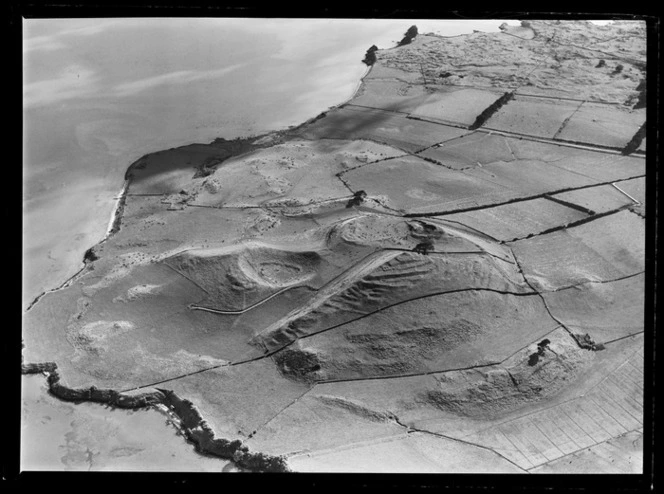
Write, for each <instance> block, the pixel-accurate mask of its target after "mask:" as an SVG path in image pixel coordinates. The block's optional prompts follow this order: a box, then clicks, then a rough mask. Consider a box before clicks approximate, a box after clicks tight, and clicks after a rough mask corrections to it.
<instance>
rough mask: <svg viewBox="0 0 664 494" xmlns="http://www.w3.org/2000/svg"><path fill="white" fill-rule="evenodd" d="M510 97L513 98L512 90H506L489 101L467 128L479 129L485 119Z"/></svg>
mask: <svg viewBox="0 0 664 494" xmlns="http://www.w3.org/2000/svg"><path fill="white" fill-rule="evenodd" d="M512 98H514V91H508V92H506V93H505V94H503V95H502V96H501V97H500V98H498V99H497V100H496V101H494V102H493V103H491V104H490V105H489V106H488V107H487V108H486V109H485V110H484V111H483V112H482V113H480V114H479V115H478V116H477V118H476V119H475V122H474V123H473V124H472V125H471V126H470V127H468V128H469V129H470V130H476V129H479V128H480V127H481V126H482V125H484V124H485V123H486V121H487V120H489V118H491V116H492V115H493V114H494V113H496V112H497V111H498V110H500V109H501V108H502V107H503V105H505V104H506V103H507V102H508V101H510V100H511V99H512Z"/></svg>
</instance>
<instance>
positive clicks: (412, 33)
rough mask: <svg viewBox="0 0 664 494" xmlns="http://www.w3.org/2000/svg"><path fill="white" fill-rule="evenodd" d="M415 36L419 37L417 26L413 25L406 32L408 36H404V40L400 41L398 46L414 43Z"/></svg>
mask: <svg viewBox="0 0 664 494" xmlns="http://www.w3.org/2000/svg"><path fill="white" fill-rule="evenodd" d="M415 36H417V26H415V25H413V26H410V27H409V28H408V31H406V34H404V36H403V39H402V40H401V41H399V44H398V45H397V46H403V45H407V44H409V43H410V42H411V41H413V39H415Z"/></svg>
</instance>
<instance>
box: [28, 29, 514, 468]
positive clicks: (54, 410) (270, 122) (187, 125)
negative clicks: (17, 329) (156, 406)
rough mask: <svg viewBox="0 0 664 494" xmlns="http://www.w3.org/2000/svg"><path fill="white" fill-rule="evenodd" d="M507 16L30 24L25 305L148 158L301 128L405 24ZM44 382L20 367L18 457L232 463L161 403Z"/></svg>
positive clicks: (85, 244)
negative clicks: (100, 401)
mask: <svg viewBox="0 0 664 494" xmlns="http://www.w3.org/2000/svg"><path fill="white" fill-rule="evenodd" d="M502 22H504V21H503V20H480V21H477V20H474V21H473V20H466V21H450V20H440V21H436V20H421V21H420V20H412V19H411V20H394V19H383V20H376V19H372V20H359V19H357V20H334V19H297V20H292V19H26V20H24V23H23V38H24V44H23V62H24V63H23V65H24V70H23V80H24V87H23V89H24V91H23V105H24V129H23V130H24V132H23V134H24V137H23V150H24V153H23V155H24V158H23V174H24V182H23V224H24V227H23V245H24V255H23V273H24V274H23V310H25V309H26V307H27V306H28V305H29V303H30V302H31V301H32V300H33V299H34V298H35V297H36V296H37V295H38V294H40V293H42V292H44V291H47V290H50V289H53V288H55V287H57V286H58V285H60V284H61V283H62V282H64V281H65V280H66V279H67V278H69V277H70V276H71V275H73V274H74V273H75V272H76V271H77V270H78V269H79V268H80V267H81V265H82V263H81V261H82V257H83V253H84V252H85V250H87V249H88V248H89V247H91V246H92V245H94V244H95V243H97V242H98V241H99V240H101V239H102V238H103V236H104V234H105V233H106V228H107V225H108V220H109V217H110V215H111V213H112V209H113V206H114V198H115V197H116V195H117V194H118V193H119V191H120V189H121V187H122V183H123V176H124V172H125V170H126V168H127V167H128V166H129V164H131V163H132V162H133V161H135V160H136V159H138V158H139V157H141V156H142V155H144V154H146V153H150V152H153V151H158V150H161V149H167V148H172V147H176V146H181V145H185V144H190V143H193V142H203V143H207V142H211V141H212V140H214V139H215V138H217V137H223V138H227V139H232V138H236V137H244V136H250V135H259V134H262V133H265V132H268V131H271V130H279V129H285V128H287V127H288V126H291V125H298V124H300V123H301V122H303V121H304V120H306V119H308V118H311V117H313V116H315V115H317V114H318V113H320V112H321V111H324V110H326V109H327V108H329V107H331V106H335V105H337V104H340V103H342V102H343V101H345V100H347V99H349V98H350V97H351V96H352V95H353V93H354V92H355V90H356V88H357V86H358V83H359V81H360V79H361V77H362V75H363V74H364V73H365V72H366V66H365V65H364V64H362V63H361V60H362V58H363V57H364V53H365V51H366V50H367V48H369V47H370V46H371V45H373V44H375V45H377V46H378V47H379V48H389V47H391V46H394V45H395V44H396V42H397V41H398V40H400V39H401V37H402V36H403V34H404V32H405V31H406V30H407V29H408V27H410V26H411V25H413V24H415V25H417V26H418V29H419V32H420V33H426V32H434V33H437V34H441V35H443V36H456V35H459V34H464V33H470V32H472V31H473V30H481V31H498V26H499V25H500V24H502ZM509 23H510V24H515V23H516V21H509ZM42 381H43V378H41V377H33V376H31V377H26V378H24V379H23V382H24V396H23V408H22V409H23V422H22V437H23V440H22V449H21V461H22V466H23V468H24V469H27V470H35V469H36V470H53V469H54V470H59V469H87V468H90V469H94V470H97V469H110V470H113V469H115V470H118V469H120V470H126V469H134V470H135V469H149V470H154V469H156V470H168V469H173V470H183V469H184V470H189V469H192V470H210V469H211V470H220V469H221V468H223V466H224V465H225V463H224V462H222V461H220V460H210V459H208V458H204V457H200V456H199V455H196V453H194V451H193V447H192V446H191V445H189V444H187V443H186V442H185V441H184V440H183V439H182V438H181V437H177V436H175V433H174V430H172V429H169V428H168V427H166V425H165V424H163V423H162V422H163V421H161V419H160V418H159V417H157V419H155V414H157V415H158V413H157V412H153V411H150V412H144V413H142V412H127V411H119V410H110V409H107V408H103V407H100V406H99V405H93V404H81V405H73V404H64V403H59V402H58V401H57V400H56V399H55V398H53V397H51V396H50V395H48V394H46V393H45V388H44V386H43V384H41V382H42ZM162 433H164V434H165V436H162ZM141 434H142V435H143V436H142V437H141ZM169 434H170V436H169ZM171 436H173V437H171ZM162 437H163V438H164V439H163V440H162ZM171 439H175V440H171ZM155 446H158V447H155ZM192 455H193V456H192Z"/></svg>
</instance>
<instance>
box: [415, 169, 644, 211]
mask: <svg viewBox="0 0 664 494" xmlns="http://www.w3.org/2000/svg"><path fill="white" fill-rule="evenodd" d="M642 177H645V175H635V176H633V177H626V178H621V179H618V180H611V181H610V182H598V183H595V184H589V185H581V186H579V187H567V188H565V189H558V190H553V191H548V192H543V193H541V194H535V195H532V196H524V197H517V198H514V199H510V200H508V201H504V202H499V203H492V204H487V205H484V206H471V207H466V208H459V209H451V210H448V211H440V212H431V213H406V214H404V218H427V217H430V216H445V215H448V214H455V213H465V212H468V211H478V210H480V209H490V208H495V207H498V206H504V205H506V204H514V203H517V202H524V201H531V200H533V199H540V198H544V197H546V196H547V195H552V194H560V193H562V192H571V191H573V190H583V189H589V188H592V187H599V186H600V185H610V184H612V183H617V182H624V181H626V180H632V179H634V178H642Z"/></svg>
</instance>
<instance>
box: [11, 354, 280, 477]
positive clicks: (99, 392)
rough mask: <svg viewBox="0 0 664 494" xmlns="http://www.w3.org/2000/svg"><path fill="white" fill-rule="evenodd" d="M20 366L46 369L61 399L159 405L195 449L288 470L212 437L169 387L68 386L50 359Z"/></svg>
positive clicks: (276, 459)
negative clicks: (130, 390)
mask: <svg viewBox="0 0 664 494" xmlns="http://www.w3.org/2000/svg"><path fill="white" fill-rule="evenodd" d="M22 370H23V373H24V374H31V373H32V374H33V373H36V372H45V373H47V383H48V386H49V393H50V394H52V395H53V396H55V397H57V398H59V399H61V400H63V401H70V402H75V403H81V402H93V403H103V404H107V405H110V406H111V407H114V408H124V409H132V410H136V409H141V408H150V407H154V406H156V405H163V406H165V407H167V408H168V409H169V410H170V411H171V412H172V413H173V414H174V415H175V416H176V417H177V418H178V419H179V422H180V424H179V428H180V429H181V430H182V432H183V433H184V435H185V437H186V438H187V439H189V440H190V441H191V442H192V443H194V445H195V446H196V450H197V451H198V452H200V453H203V454H206V455H212V456H217V457H219V458H223V459H225V460H230V461H232V462H233V463H235V464H236V465H237V466H239V467H241V468H243V469H246V470H251V471H256V472H287V471H290V469H289V468H288V465H287V464H286V459H285V457H283V456H272V455H267V454H263V453H260V452H256V453H252V452H250V451H249V448H248V447H247V446H245V445H243V444H242V441H241V440H239V439H236V440H233V441H229V440H228V439H224V438H217V437H215V434H214V431H213V430H212V428H211V427H210V425H209V424H208V423H207V421H205V420H204V419H203V417H202V416H201V414H200V412H199V411H198V409H197V408H196V406H195V405H194V404H193V403H192V402H191V401H189V400H186V399H181V398H180V397H178V396H177V395H176V394H175V393H174V392H173V391H170V390H165V389H154V390H150V391H144V392H141V393H133V394H128V393H125V392H118V391H115V390H113V389H99V388H96V387H95V386H91V387H89V388H71V387H69V386H66V385H64V384H62V382H61V381H60V375H59V373H58V370H57V365H56V364H55V363H53V362H45V363H43V364H24V365H23V369H22Z"/></svg>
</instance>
